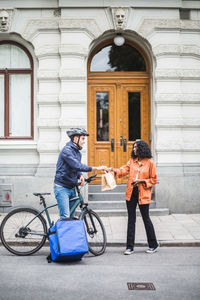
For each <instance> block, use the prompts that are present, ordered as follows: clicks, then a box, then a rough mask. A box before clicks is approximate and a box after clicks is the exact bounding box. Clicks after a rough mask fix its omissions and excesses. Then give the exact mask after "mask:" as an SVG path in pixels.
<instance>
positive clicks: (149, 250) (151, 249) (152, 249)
mask: <svg viewBox="0 0 200 300" xmlns="http://www.w3.org/2000/svg"><path fill="white" fill-rule="evenodd" d="M158 248H159V245H158V246H157V247H156V248H149V249H148V250H147V251H146V253H155V252H156V251H158Z"/></svg>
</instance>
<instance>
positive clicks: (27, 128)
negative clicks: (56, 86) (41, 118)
mask: <svg viewBox="0 0 200 300" xmlns="http://www.w3.org/2000/svg"><path fill="white" fill-rule="evenodd" d="M0 115H1V119H0V138H12V139H16V138H32V137H33V62H32V58H31V55H30V54H29V52H28V51H27V50H26V49H25V48H24V47H22V46H21V45H19V44H17V43H14V42H9V43H8V42H7V41H6V42H0Z"/></svg>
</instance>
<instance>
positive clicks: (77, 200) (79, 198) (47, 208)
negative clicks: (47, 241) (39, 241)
mask: <svg viewBox="0 0 200 300" xmlns="http://www.w3.org/2000/svg"><path fill="white" fill-rule="evenodd" d="M78 194H79V196H76V197H74V198H71V199H70V200H69V201H70V202H74V204H73V206H72V207H71V208H70V215H72V214H73V213H74V212H75V210H76V208H77V206H78V205H79V204H80V203H84V201H83V197H82V195H81V194H80V192H79V190H78ZM40 201H41V202H42V204H43V207H44V209H43V210H42V211H40V212H38V214H37V215H36V216H35V217H34V218H33V219H32V220H31V221H30V222H29V223H28V224H26V226H25V228H26V227H28V226H29V225H30V224H31V223H32V222H33V221H34V220H35V219H36V218H37V217H38V216H40V215H42V214H43V213H44V212H45V214H46V217H47V220H48V224H49V227H51V226H52V225H53V222H52V221H51V218H50V215H49V212H48V210H49V209H50V208H52V207H55V206H58V204H57V203H56V204H52V205H49V206H46V202H45V198H44V197H40ZM31 233H32V234H34V235H44V234H41V233H36V232H29V234H31Z"/></svg>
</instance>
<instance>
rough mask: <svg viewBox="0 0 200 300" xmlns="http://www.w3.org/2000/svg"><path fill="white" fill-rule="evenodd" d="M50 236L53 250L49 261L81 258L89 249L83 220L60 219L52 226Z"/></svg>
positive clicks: (50, 244) (51, 249)
mask: <svg viewBox="0 0 200 300" xmlns="http://www.w3.org/2000/svg"><path fill="white" fill-rule="evenodd" d="M48 238H49V246H50V251H51V255H50V257H48V258H47V259H48V261H49V260H51V261H73V260H80V259H81V258H82V257H83V255H84V254H85V253H87V252H88V251H89V248H88V241H87V236H86V232H85V226H84V223H83V221H82V220H73V219H60V220H58V221H57V222H56V223H55V225H53V226H52V227H51V228H50V230H49V234H48ZM49 262H50V261H49Z"/></svg>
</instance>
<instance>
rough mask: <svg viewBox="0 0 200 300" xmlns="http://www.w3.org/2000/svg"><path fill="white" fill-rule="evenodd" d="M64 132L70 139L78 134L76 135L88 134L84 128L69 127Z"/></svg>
mask: <svg viewBox="0 0 200 300" xmlns="http://www.w3.org/2000/svg"><path fill="white" fill-rule="evenodd" d="M66 133H67V135H68V137H69V138H70V139H72V138H73V137H74V136H76V135H78V136H81V135H85V136H89V133H88V132H87V131H86V130H85V129H84V128H69V129H68V130H67V131H66Z"/></svg>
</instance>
